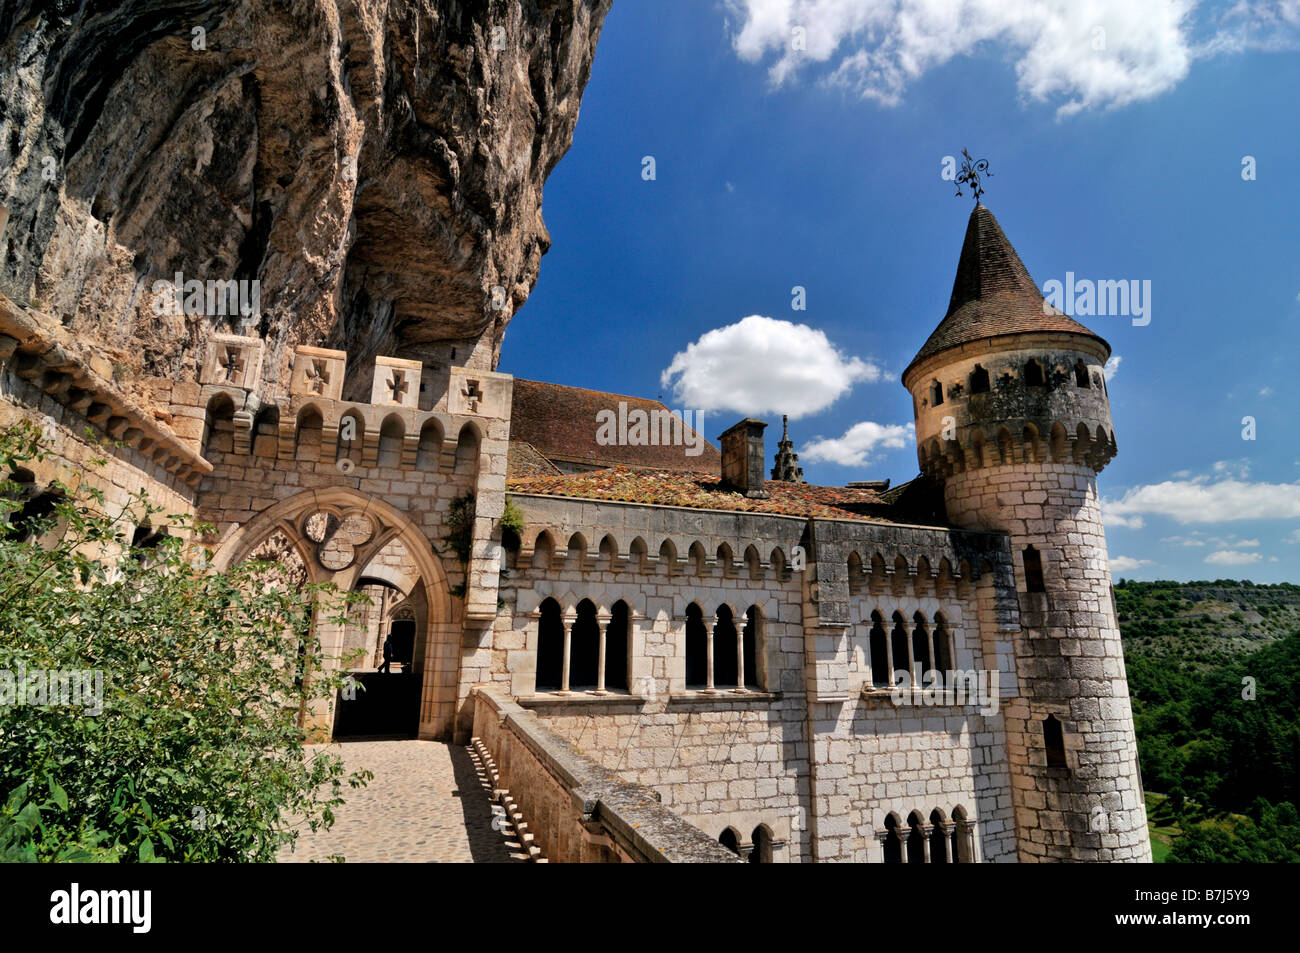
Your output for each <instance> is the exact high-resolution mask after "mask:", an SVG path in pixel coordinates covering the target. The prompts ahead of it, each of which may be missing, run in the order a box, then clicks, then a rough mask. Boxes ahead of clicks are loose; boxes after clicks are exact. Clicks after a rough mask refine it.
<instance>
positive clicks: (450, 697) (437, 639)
mask: <svg viewBox="0 0 1300 953" xmlns="http://www.w3.org/2000/svg"><path fill="white" fill-rule="evenodd" d="M271 540H280V541H282V548H287V549H291V550H292V551H293V552H294V553H295V554H296V555H297V556H298V557H299V560H300V562H301V564H302V566H303V575H304V577H305V579H304V581H305V582H306V583H321V582H329V583H332V584H333V585H335V586H336V587H338V588H339V589H341V590H343V591H346V592H353V593H360V594H361V596H363V597H364V598H362V599H360V600H359V601H358V602H357V603H356V604H354V605H353V606H352V607H351V608H350V609H349V611H348V614H347V618H346V620H345V621H344V620H340V619H335V618H332V617H331V618H322V614H321V613H319V612H318V613H317V616H316V618H315V619H314V620H313V623H312V631H313V633H314V634H315V636H316V638H318V639H319V640H320V644H321V648H322V651H323V654H324V656H325V658H326V660H327V661H326V664H327V665H329V666H331V667H333V668H335V669H338V668H345V669H347V671H348V672H349V674H351V675H352V676H353V679H354V680H355V682H356V683H357V688H355V689H350V690H349V692H348V694H349V695H350V697H344V694H343V693H340V695H339V696H338V697H336V698H335V699H334V700H333V701H332V702H328V703H322V704H321V705H319V706H317V707H316V708H314V709H313V710H312V711H311V714H310V717H311V720H312V722H313V723H314V725H315V727H316V728H317V734H318V735H320V736H323V737H331V738H332V737H343V736H353V737H355V736H357V735H360V734H367V735H375V734H382V735H389V736H393V735H396V736H406V737H416V736H418V737H420V738H426V739H450V738H451V735H452V730H453V724H454V718H455V709H456V685H457V682H458V681H459V671H457V670H456V669H458V667H459V658H460V654H459V652H458V651H457V648H458V647H459V635H458V629H457V627H456V626H455V624H454V623H453V622H452V607H451V597H450V592H449V589H448V585H447V579H446V575H445V573H444V572H443V568H442V565H441V563H440V561H439V560H438V559H437V558H436V557H435V556H434V555H433V548H432V546H431V545H430V544H429V542H428V540H427V538H426V537H425V536H424V534H423V533H421V531H420V530H419V529H418V528H417V527H416V526H415V524H414V523H412V522H411V521H410V520H409V519H408V518H407V517H406V516H405V515H403V514H402V513H401V512H399V511H398V510H396V509H395V508H393V507H392V506H390V505H389V504H387V503H385V502H383V501H382V500H379V499H376V498H374V497H370V496H367V495H365V494H362V493H359V492H357V491H355V490H351V489H347V488H332V489H325V490H315V491H307V492H304V493H301V494H299V495H298V496H295V497H293V498H292V499H289V500H286V501H284V502H282V503H279V504H277V505H276V506H274V507H271V508H270V509H268V510H266V511H264V512H262V513H260V514H258V515H257V516H256V517H254V518H253V519H252V520H250V521H249V522H248V523H247V524H245V525H244V526H242V527H239V528H238V529H236V530H234V531H233V532H232V533H231V534H230V536H229V537H228V538H227V539H226V540H225V541H224V542H223V543H222V544H221V546H220V547H219V548H218V550H217V552H216V554H215V556H214V558H213V563H214V565H215V566H217V567H218V568H224V567H226V566H230V565H233V564H235V563H238V562H240V561H242V560H244V559H247V558H249V557H250V556H252V555H253V554H254V553H255V552H259V551H264V550H265V549H266V547H267V545H268V541H271ZM385 642H387V643H388V644H389V650H388V653H387V654H388V655H389V659H388V661H389V665H388V666H387V668H386V670H383V671H381V666H382V665H383V661H384V655H385V650H384V644H385ZM448 668H451V669H453V670H452V671H446V669H448ZM361 686H364V690H361ZM358 699H362V701H361V702H360V703H359V704H357V702H358Z"/></svg>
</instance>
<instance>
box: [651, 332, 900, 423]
mask: <svg viewBox="0 0 1300 953" xmlns="http://www.w3.org/2000/svg"><path fill="white" fill-rule="evenodd" d="M883 378H884V372H882V371H881V369H880V367H879V366H877V365H876V364H874V363H872V362H871V361H864V360H861V359H860V358H856V357H846V356H845V355H843V354H841V353H840V352H839V351H838V350H836V348H835V347H834V345H832V344H831V342H830V341H829V340H827V338H826V334H825V333H824V332H822V331H818V330H816V329H815V328H810V327H808V325H806V324H793V323H791V322H789V321H781V320H778V319H776V318H765V317H763V316H762V315H757V314H751V315H750V316H749V317H747V318H744V319H743V320H741V321H739V322H737V323H736V324H729V325H727V326H726V327H721V328H715V329H714V330H712V331H709V332H707V333H705V334H704V335H702V336H701V337H700V339H699V340H698V341H696V342H694V343H693V344H688V345H687V346H686V350H685V351H679V352H678V353H677V354H675V355H673V360H672V363H671V364H669V365H668V368H667V370H665V371H664V372H663V373H662V374H661V375H660V376H659V380H660V383H662V384H663V386H664V387H671V388H672V391H673V396H674V398H675V399H676V400H677V401H678V402H680V403H681V404H682V405H683V406H685V407H688V408H691V409H694V410H704V411H717V410H729V411H734V412H736V413H740V414H752V415H760V414H765V413H771V414H789V415H790V419H792V420H794V419H797V418H799V417H806V416H807V415H808V414H814V413H816V412H817V411H819V410H824V409H825V408H827V407H829V406H830V405H831V404H833V403H834V402H835V401H836V400H837V399H838V398H840V397H843V396H844V395H845V394H847V393H848V392H849V391H850V390H851V389H852V388H853V385H854V384H855V383H857V382H858V381H873V382H874V381H879V380H881V379H883Z"/></svg>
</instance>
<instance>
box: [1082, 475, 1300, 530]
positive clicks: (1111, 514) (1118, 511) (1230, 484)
mask: <svg viewBox="0 0 1300 953" xmlns="http://www.w3.org/2000/svg"><path fill="white" fill-rule="evenodd" d="M1102 514H1103V520H1104V522H1105V523H1106V525H1107V526H1127V525H1131V521H1132V520H1133V519H1141V515H1140V514H1146V515H1156V516H1167V517H1169V518H1171V519H1173V520H1176V521H1177V522H1179V523H1183V524H1192V523H1227V522H1230V521H1232V520H1262V519H1267V520H1286V519H1297V518H1300V483H1250V482H1247V481H1245V480H1240V479H1237V478H1236V477H1229V478H1227V479H1221V480H1219V481H1218V482H1217V483H1211V482H1208V481H1207V480H1206V479H1205V478H1199V479H1194V480H1166V481H1165V482H1163V483H1154V484H1150V485H1148V486H1138V487H1134V488H1133V489H1131V490H1129V491H1128V492H1127V493H1125V494H1124V495H1123V496H1122V497H1120V498H1119V499H1118V500H1109V501H1103V503H1102Z"/></svg>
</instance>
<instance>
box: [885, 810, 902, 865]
mask: <svg viewBox="0 0 1300 953" xmlns="http://www.w3.org/2000/svg"><path fill="white" fill-rule="evenodd" d="M883 847H884V849H885V863H887V864H901V863H902V862H903V835H902V833H901V832H900V831H899V829H898V818H897V817H895V816H894V815H893V814H890V815H889V816H888V817H886V818H885V837H884V842H883Z"/></svg>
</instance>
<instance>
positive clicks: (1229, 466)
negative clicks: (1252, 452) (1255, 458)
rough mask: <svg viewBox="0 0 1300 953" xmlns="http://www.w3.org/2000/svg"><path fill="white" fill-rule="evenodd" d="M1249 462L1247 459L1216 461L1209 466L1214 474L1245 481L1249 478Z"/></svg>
mask: <svg viewBox="0 0 1300 953" xmlns="http://www.w3.org/2000/svg"><path fill="white" fill-rule="evenodd" d="M1250 464H1251V461H1250V459H1249V458H1248V457H1241V458H1240V459H1237V460H1216V461H1215V462H1214V464H1213V465H1212V466H1211V469H1212V470H1214V472H1215V473H1219V474H1224V475H1227V476H1232V477H1236V478H1237V479H1238V480H1245V479H1248V478H1249V477H1250Z"/></svg>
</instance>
